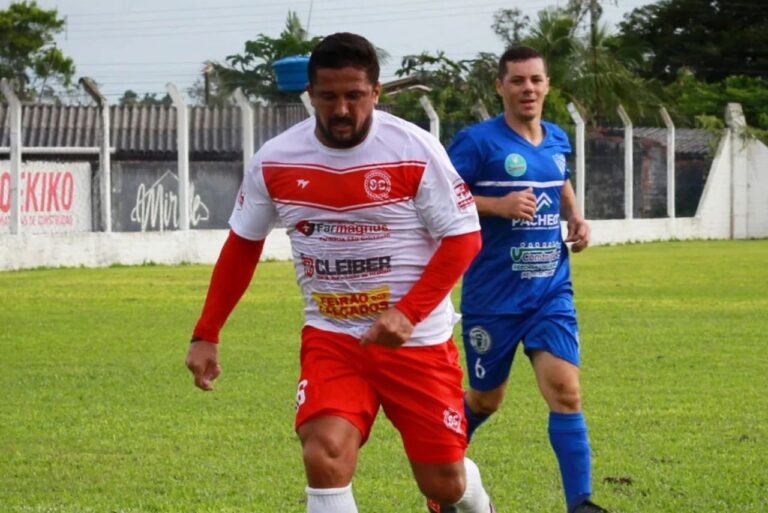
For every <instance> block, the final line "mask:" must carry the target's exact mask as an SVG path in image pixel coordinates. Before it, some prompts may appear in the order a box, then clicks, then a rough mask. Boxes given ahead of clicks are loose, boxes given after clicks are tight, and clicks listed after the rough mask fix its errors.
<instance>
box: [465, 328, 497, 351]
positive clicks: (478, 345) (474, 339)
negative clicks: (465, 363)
mask: <svg viewBox="0 0 768 513" xmlns="http://www.w3.org/2000/svg"><path fill="white" fill-rule="evenodd" d="M469 344H470V345H471V346H472V349H474V350H475V352H476V353H478V354H485V353H487V352H488V351H489V350H490V349H491V346H492V345H493V341H492V340H491V334H490V333H488V331H487V330H486V329H485V328H483V327H482V326H475V327H474V328H472V329H471V330H469Z"/></svg>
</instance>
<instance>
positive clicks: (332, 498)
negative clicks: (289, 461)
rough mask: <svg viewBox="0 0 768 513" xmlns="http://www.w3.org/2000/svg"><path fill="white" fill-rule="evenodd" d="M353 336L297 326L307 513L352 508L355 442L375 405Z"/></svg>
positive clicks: (341, 512)
mask: <svg viewBox="0 0 768 513" xmlns="http://www.w3.org/2000/svg"><path fill="white" fill-rule="evenodd" d="M360 353H361V348H360V344H359V343H358V341H357V339H355V338H353V337H348V336H345V335H340V334H338V333H329V332H324V331H322V330H318V329H316V328H311V327H307V328H304V330H303V331H302V345H301V377H300V379H299V385H298V390H297V394H296V432H297V433H298V435H299V438H300V440H301V444H302V450H303V459H304V468H305V471H306V474H307V485H308V486H307V489H306V492H307V512H308V513H357V506H356V505H355V500H354V498H353V495H352V485H351V483H352V476H353V475H354V472H355V467H356V466H357V455H358V451H359V448H360V446H361V445H362V444H363V443H365V441H366V439H367V438H368V434H369V433H370V429H371V426H372V424H373V420H374V419H375V417H376V412H377V410H378V408H379V403H378V399H377V397H376V395H375V393H374V392H373V389H372V388H371V387H370V386H369V385H368V383H367V382H366V381H365V379H363V378H362V377H361V376H360V375H359V372H358V365H357V363H356V360H357V359H358V358H359V357H360Z"/></svg>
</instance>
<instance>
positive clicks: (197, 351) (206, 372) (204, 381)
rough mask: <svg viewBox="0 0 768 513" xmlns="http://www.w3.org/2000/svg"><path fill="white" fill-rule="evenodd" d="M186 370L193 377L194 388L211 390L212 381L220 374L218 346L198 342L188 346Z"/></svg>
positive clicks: (201, 341)
mask: <svg viewBox="0 0 768 513" xmlns="http://www.w3.org/2000/svg"><path fill="white" fill-rule="evenodd" d="M186 364H187V368H188V369H189V371H190V372H191V373H192V374H193V375H194V376H195V386H196V387H197V388H199V389H201V390H205V391H209V390H213V384H212V383H211V382H212V381H213V380H215V379H216V378H218V377H219V374H221V366H219V345H218V344H212V343H210V342H205V341H204V340H198V341H195V342H192V343H191V344H190V345H189V351H187V360H186Z"/></svg>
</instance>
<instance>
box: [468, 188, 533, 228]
mask: <svg viewBox="0 0 768 513" xmlns="http://www.w3.org/2000/svg"><path fill="white" fill-rule="evenodd" d="M474 198H475V204H476V205H477V213H478V214H479V215H481V216H496V217H504V218H507V219H525V220H526V221H531V220H533V216H534V215H536V195H535V194H534V193H533V189H532V188H530V187H528V188H527V189H525V190H523V191H513V192H510V193H507V194H505V195H504V196H498V197H493V196H480V195H477V194H475V195H474Z"/></svg>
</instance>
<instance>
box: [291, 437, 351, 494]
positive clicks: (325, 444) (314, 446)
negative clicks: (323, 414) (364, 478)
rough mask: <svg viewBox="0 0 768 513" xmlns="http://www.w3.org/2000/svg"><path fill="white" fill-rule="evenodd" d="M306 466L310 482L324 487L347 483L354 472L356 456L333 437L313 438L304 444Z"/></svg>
mask: <svg viewBox="0 0 768 513" xmlns="http://www.w3.org/2000/svg"><path fill="white" fill-rule="evenodd" d="M303 458H304V466H305V467H306V470H307V474H308V475H309V476H310V481H313V482H315V483H321V484H323V485H324V486H334V484H329V483H339V482H341V483H343V484H344V483H346V482H348V481H349V480H350V479H351V478H352V473H353V472H354V454H353V453H350V451H349V450H348V448H347V447H346V444H344V443H343V442H342V441H340V440H337V439H335V438H334V437H332V436H325V435H322V434H321V435H319V436H313V437H310V438H308V439H307V440H306V441H305V442H304V446H303Z"/></svg>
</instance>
